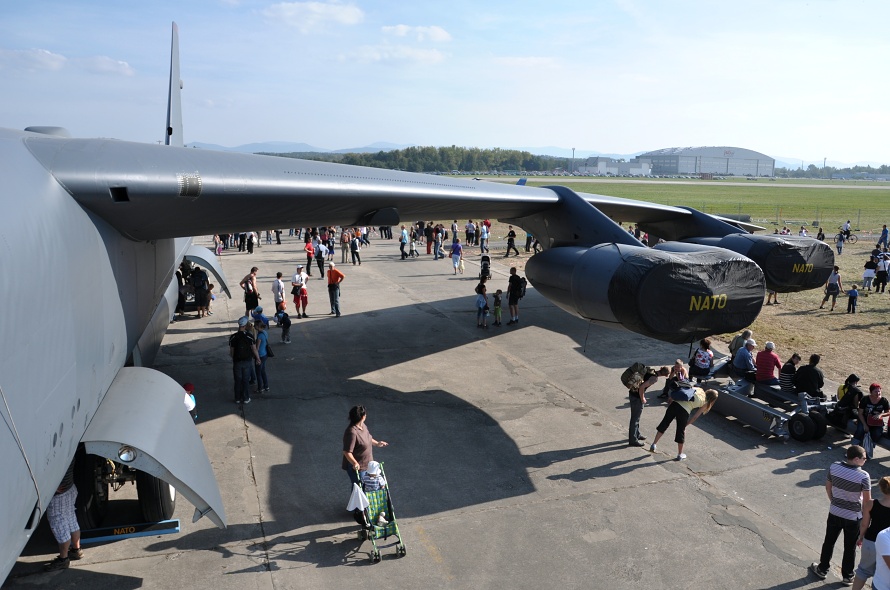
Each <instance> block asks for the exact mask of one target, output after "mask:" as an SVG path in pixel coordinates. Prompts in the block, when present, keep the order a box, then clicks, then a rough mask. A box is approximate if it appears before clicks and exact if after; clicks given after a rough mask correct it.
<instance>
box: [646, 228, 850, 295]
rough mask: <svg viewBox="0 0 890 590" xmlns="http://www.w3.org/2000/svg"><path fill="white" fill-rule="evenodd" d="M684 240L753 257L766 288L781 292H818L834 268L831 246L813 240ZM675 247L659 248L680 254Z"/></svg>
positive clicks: (742, 237)
mask: <svg viewBox="0 0 890 590" xmlns="http://www.w3.org/2000/svg"><path fill="white" fill-rule="evenodd" d="M683 241H684V242H685V243H687V244H699V245H703V246H714V247H717V248H726V249H727V250H732V251H733V252H737V253H739V254H741V255H742V256H746V257H748V258H750V259H751V260H753V261H754V262H756V263H757V264H758V265H759V266H760V268H761V269H762V270H763V275H764V278H765V279H766V288H767V289H772V290H773V291H777V292H779V293H794V292H797V291H805V290H807V289H818V288H819V287H821V286H822V285H824V284H825V281H827V280H828V276H829V275H830V274H831V271H832V269H833V267H834V252H832V250H831V247H830V246H829V245H828V244H825V243H824V242H820V241H819V240H816V239H813V238H804V237H798V236H779V235H765V236H758V235H754V234H741V233H739V234H730V235H728V236H723V237H719V238H716V237H703V238H687V239H685V240H683ZM676 246H677V243H676V242H668V243H666V244H659V245H658V246H657V247H656V248H657V249H659V250H666V251H669V252H677V251H678V250H679V249H678V248H677V247H676ZM679 251H688V250H686V249H682V250H679Z"/></svg>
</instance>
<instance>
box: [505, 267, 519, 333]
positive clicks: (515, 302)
mask: <svg viewBox="0 0 890 590" xmlns="http://www.w3.org/2000/svg"><path fill="white" fill-rule="evenodd" d="M520 299H522V278H520V276H519V275H518V274H516V267H515V266H511V267H510V278H509V279H508V280H507V306H508V307H509V308H510V321H509V322H507V325H508V326H512V325H513V324H518V323H519V300H520Z"/></svg>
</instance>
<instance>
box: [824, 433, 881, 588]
mask: <svg viewBox="0 0 890 590" xmlns="http://www.w3.org/2000/svg"><path fill="white" fill-rule="evenodd" d="M865 461H866V455H865V449H863V448H862V447H860V446H858V445H851V446H850V447H849V448H848V449H847V454H846V460H844V461H835V462H834V463H832V464H831V467H829V468H828V477H827V478H826V480H825V491H826V493H827V494H828V500H829V502H830V503H831V505H830V507H829V508H828V520H827V522H826V525H825V540H824V541H823V542H822V553H821V555H820V556H819V561H814V562H813V563H811V564H810V570H811V571H812V572H813V573H814V574H816V576H817V577H819V578H820V579H822V580H824V579H825V577H826V576H827V575H828V568H829V567H830V565H831V554H832V553H834V544H835V542H837V538H838V537H839V536H840V534H841V532H843V533H844V556H843V558H842V560H841V576H842V579H843V582H844V583H845V584H847V585H850V584H852V583H853V577H854V574H853V568H854V566H855V565H856V543H857V541H858V539H859V526H860V521H861V519H862V506H863V503H864V504H865V505H866V506H868V505H869V504H870V503H871V479H870V478H869V475H868V473H867V472H866V471H865V470H864V469H862V466H863V465H865Z"/></svg>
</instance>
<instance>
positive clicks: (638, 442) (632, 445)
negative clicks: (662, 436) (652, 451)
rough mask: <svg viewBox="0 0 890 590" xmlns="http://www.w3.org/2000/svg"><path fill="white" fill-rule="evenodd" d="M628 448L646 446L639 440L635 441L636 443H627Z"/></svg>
mask: <svg viewBox="0 0 890 590" xmlns="http://www.w3.org/2000/svg"><path fill="white" fill-rule="evenodd" d="M627 446H629V447H645V446H646V444H645V443H643V442H640V441H638V440H634V441H631V442H629V443H627Z"/></svg>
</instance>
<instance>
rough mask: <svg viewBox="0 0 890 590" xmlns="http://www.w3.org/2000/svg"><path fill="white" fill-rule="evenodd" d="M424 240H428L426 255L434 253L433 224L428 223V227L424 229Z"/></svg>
mask: <svg viewBox="0 0 890 590" xmlns="http://www.w3.org/2000/svg"><path fill="white" fill-rule="evenodd" d="M423 238H424V240H426V253H427V254H432V252H433V222H432V221H428V222H427V224H426V227H425V228H423Z"/></svg>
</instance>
